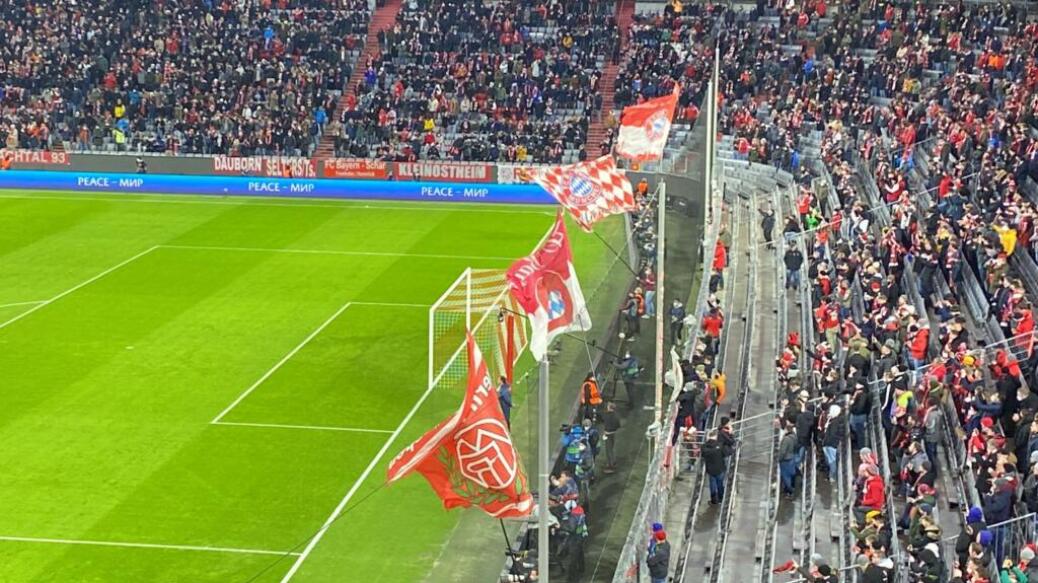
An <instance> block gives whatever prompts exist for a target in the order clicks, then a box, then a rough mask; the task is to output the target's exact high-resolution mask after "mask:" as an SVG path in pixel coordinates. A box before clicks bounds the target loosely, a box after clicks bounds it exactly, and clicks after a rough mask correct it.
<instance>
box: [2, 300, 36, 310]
mask: <svg viewBox="0 0 1038 583" xmlns="http://www.w3.org/2000/svg"><path fill="white" fill-rule="evenodd" d="M45 301H47V300H36V301H35V302H14V303H10V304H0V308H14V307H16V306H34V305H36V304H42V303H43V302H45Z"/></svg>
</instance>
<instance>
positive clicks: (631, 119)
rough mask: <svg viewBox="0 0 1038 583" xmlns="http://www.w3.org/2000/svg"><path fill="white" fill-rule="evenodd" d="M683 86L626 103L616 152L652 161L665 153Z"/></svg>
mask: <svg viewBox="0 0 1038 583" xmlns="http://www.w3.org/2000/svg"><path fill="white" fill-rule="evenodd" d="M679 91H680V89H679V88H678V86H676V85H675V86H674V92H673V93H671V94H670V95H665V96H663V97H657V98H655V99H650V100H648V101H645V102H644V103H639V104H637V105H631V106H629V107H625V108H624V111H623V114H622V115H621V116H620V134H619V135H618V136H617V139H616V153H617V154H619V155H621V156H623V157H624V158H627V159H629V160H636V161H639V162H649V161H652V160H659V159H660V158H662V157H663V148H664V147H665V146H666V145H667V136H668V135H669V134H670V124H671V120H672V119H674V109H675V108H676V107H677V105H678V95H679Z"/></svg>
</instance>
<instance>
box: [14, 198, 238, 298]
mask: <svg viewBox="0 0 1038 583" xmlns="http://www.w3.org/2000/svg"><path fill="white" fill-rule="evenodd" d="M4 202H8V201H0V205H2V204H3V203H4ZM17 202H18V203H19V206H18V207H17V209H16V210H15V209H10V208H9V209H8V214H6V215H4V216H3V217H2V218H3V224H4V225H5V228H4V229H3V233H2V234H0V238H2V239H3V240H4V242H3V244H0V304H8V303H15V302H23V301H30V300H46V299H48V298H52V297H54V296H55V295H57V294H58V293H60V292H61V291H63V290H66V289H68V288H70V287H72V286H74V285H76V284H77V283H79V282H82V281H84V280H86V279H88V278H90V277H91V276H93V275H95V274H97V273H99V272H101V271H103V270H105V269H107V268H109V267H111V266H112V265H115V264H116V263H118V262H120V261H123V260H124V259H126V258H127V257H129V256H131V255H133V254H134V253H135V252H137V251H140V250H143V249H147V248H149V247H151V246H153V245H155V244H158V243H162V242H165V241H166V240H169V239H173V238H176V237H179V236H181V235H183V234H185V233H188V232H191V231H192V230H193V229H195V228H197V227H198V226H199V225H204V224H205V223H207V222H209V221H210V220H211V219H212V217H213V216H215V215H219V214H221V213H224V212H227V209H221V208H199V209H169V212H165V213H161V215H159V216H156V215H155V213H152V212H149V211H150V210H153V209H148V208H141V207H137V208H133V207H131V208H126V207H122V206H121V205H116V204H112V203H108V202H96V201H83V202H62V201H46V200H43V201H37V200H24V201H17ZM0 208H4V207H2V206H0ZM185 211H186V212H185ZM73 219H74V220H73Z"/></svg>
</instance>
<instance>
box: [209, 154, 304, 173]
mask: <svg viewBox="0 0 1038 583" xmlns="http://www.w3.org/2000/svg"><path fill="white" fill-rule="evenodd" d="M213 172H215V173H216V174H232V175H244V176H271V177H283V178H316V177H317V162H315V161H314V160H310V159H309V158H293V157H282V156H250V157H238V156H216V157H215V158H213Z"/></svg>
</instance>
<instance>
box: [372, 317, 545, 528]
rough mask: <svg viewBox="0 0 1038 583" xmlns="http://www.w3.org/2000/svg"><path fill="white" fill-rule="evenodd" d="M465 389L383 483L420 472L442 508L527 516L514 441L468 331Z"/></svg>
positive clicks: (527, 498) (528, 500)
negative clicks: (447, 414)
mask: <svg viewBox="0 0 1038 583" xmlns="http://www.w3.org/2000/svg"><path fill="white" fill-rule="evenodd" d="M466 341H467V345H468V356H469V379H468V391H467V392H466V393H465V400H464V401H462V403H461V407H460V408H459V409H458V411H457V412H456V413H454V415H452V416H451V417H449V418H447V419H444V420H443V421H442V422H440V424H439V425H437V426H436V427H434V428H433V429H431V430H430V431H428V432H427V433H426V434H425V435H423V436H422V437H420V438H419V439H418V441H416V442H414V443H412V444H411V445H410V446H408V447H407V449H405V450H404V451H402V452H400V454H399V455H397V456H396V458H395V459H394V460H393V461H392V462H390V464H389V469H388V470H387V471H386V481H387V482H389V483H393V482H395V481H397V480H399V479H400V478H403V477H404V476H406V475H408V474H410V473H411V472H413V471H418V472H419V473H421V474H422V475H423V476H425V479H426V480H428V481H429V485H430V486H432V488H433V490H434V491H435V492H436V495H437V496H439V497H440V499H441V500H442V501H443V506H444V508H447V509H448V510H449V509H451V508H457V507H462V508H468V507H470V506H479V507H480V509H482V510H483V512H486V513H487V514H489V515H490V516H493V517H494V518H505V517H513V518H515V517H521V516H528V515H529V514H530V511H531V510H533V495H532V494H531V492H530V487H529V484H528V483H527V480H526V472H524V471H523V464H522V461H521V460H520V459H519V452H517V451H516V450H515V446H514V445H513V444H512V436H511V434H510V433H509V431H508V424H507V423H506V422H505V418H504V414H503V413H502V412H501V406H500V404H499V403H498V397H497V391H496V390H495V388H494V384H493V383H492V382H491V381H490V375H489V374H488V373H487V363H486V361H484V360H483V354H482V353H481V352H480V350H479V346H477V345H476V342H475V341H474V340H473V339H472V334H471V333H470V332H469V333H466Z"/></svg>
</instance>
